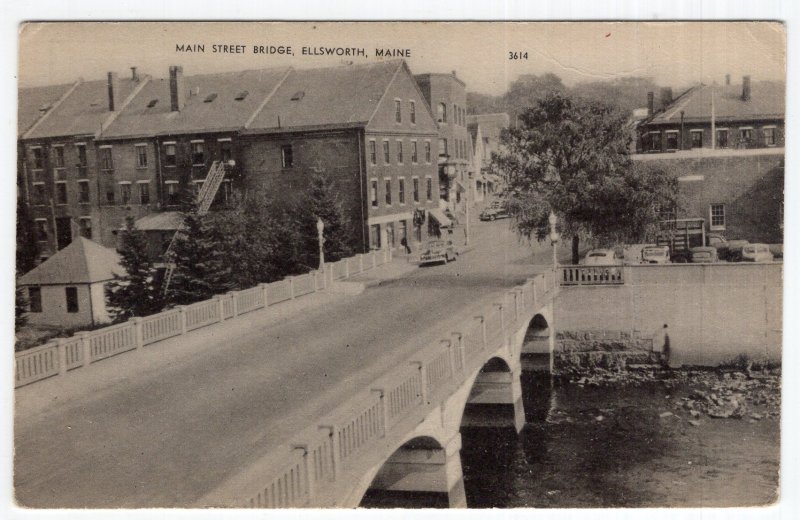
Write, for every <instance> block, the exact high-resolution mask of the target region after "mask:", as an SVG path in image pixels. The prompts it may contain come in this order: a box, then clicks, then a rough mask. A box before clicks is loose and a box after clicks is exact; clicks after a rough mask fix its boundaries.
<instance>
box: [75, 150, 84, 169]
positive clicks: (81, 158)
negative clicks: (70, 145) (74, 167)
mask: <svg viewBox="0 0 800 520" xmlns="http://www.w3.org/2000/svg"><path fill="white" fill-rule="evenodd" d="M75 148H76V149H77V150H78V167H79V168H86V145H85V144H76V145H75Z"/></svg>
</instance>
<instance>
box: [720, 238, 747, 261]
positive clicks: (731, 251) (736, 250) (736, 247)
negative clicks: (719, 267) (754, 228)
mask: <svg viewBox="0 0 800 520" xmlns="http://www.w3.org/2000/svg"><path fill="white" fill-rule="evenodd" d="M749 244H750V242H748V241H747V240H728V243H727V245H726V247H725V248H724V249H718V252H719V257H720V259H721V260H727V261H728V262H741V261H742V249H744V247H745V246H747V245H749Z"/></svg>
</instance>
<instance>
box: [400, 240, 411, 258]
mask: <svg viewBox="0 0 800 520" xmlns="http://www.w3.org/2000/svg"><path fill="white" fill-rule="evenodd" d="M400 245H401V246H403V247H404V248H405V250H406V254H407V255H410V254H411V246H409V245H408V239H407V238H406V237H403V238H401V239H400Z"/></svg>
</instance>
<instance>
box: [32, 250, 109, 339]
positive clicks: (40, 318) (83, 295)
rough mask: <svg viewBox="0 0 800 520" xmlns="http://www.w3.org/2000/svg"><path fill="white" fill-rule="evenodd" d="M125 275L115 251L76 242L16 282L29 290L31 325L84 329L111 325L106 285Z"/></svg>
mask: <svg viewBox="0 0 800 520" xmlns="http://www.w3.org/2000/svg"><path fill="white" fill-rule="evenodd" d="M123 272H124V271H123V268H122V267H121V266H120V264H119V255H118V254H117V252H116V251H114V250H113V249H108V248H105V247H103V246H101V245H100V244H97V243H95V242H92V241H91V240H89V239H87V238H83V237H78V238H76V239H75V240H73V241H72V243H71V244H69V245H68V246H67V247H65V248H64V249H62V250H60V251H58V252H57V253H56V254H54V255H53V256H51V257H50V258H48V259H47V260H46V261H44V262H43V263H41V264H40V265H38V266H37V267H36V268H34V269H33V270H31V271H30V272H28V273H26V274H25V275H23V276H22V277H21V278H20V279H19V281H18V282H17V283H18V285H19V286H20V287H24V288H25V289H26V291H25V292H26V297H27V298H28V308H29V312H28V314H27V317H28V323H30V324H31V325H44V326H54V327H82V326H91V325H95V324H98V323H103V322H108V321H110V318H109V315H108V311H107V310H106V298H105V284H106V283H107V282H108V281H110V280H112V279H113V278H114V273H119V274H122V273H123Z"/></svg>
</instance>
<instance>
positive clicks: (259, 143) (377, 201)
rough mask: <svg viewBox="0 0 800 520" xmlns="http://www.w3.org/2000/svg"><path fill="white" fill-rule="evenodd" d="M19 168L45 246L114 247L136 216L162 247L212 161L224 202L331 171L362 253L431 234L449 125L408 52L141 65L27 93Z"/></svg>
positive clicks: (440, 218)
mask: <svg viewBox="0 0 800 520" xmlns="http://www.w3.org/2000/svg"><path fill="white" fill-rule="evenodd" d="M20 99H21V101H20V127H19V135H20V139H19V142H18V146H19V148H20V154H19V157H20V163H19V172H20V175H19V178H20V179H21V181H20V182H21V185H22V188H24V189H22V190H21V191H22V192H23V195H24V196H25V197H26V200H29V201H30V203H31V204H32V208H33V211H34V216H35V218H36V219H37V220H36V222H37V224H36V225H37V226H38V228H39V229H40V234H41V237H42V246H43V251H45V253H44V255H43V256H48V255H49V254H52V252H54V251H55V250H57V249H60V248H63V247H65V246H66V245H67V244H69V242H70V241H71V240H72V238H73V237H75V236H78V235H81V236H84V237H86V238H91V239H93V240H96V241H98V242H100V243H101V244H103V245H105V246H107V247H114V246H116V233H117V232H118V230H119V229H120V228H121V227H122V226H123V225H124V220H125V218H126V217H128V216H132V217H134V218H135V219H136V220H137V223H138V224H137V225H141V226H142V227H143V228H146V231H148V232H149V233H148V234H149V235H150V236H152V237H153V239H154V240H155V241H156V242H158V244H155V245H154V247H153V248H152V251H153V252H155V251H158V250H162V249H163V247H164V242H165V241H166V240H167V238H168V237H170V236H171V234H172V232H173V231H174V228H175V227H177V225H176V224H177V223H179V222H180V216H179V214H178V213H177V211H176V210H177V209H178V202H179V197H180V195H181V194H183V193H191V192H192V191H195V192H196V191H197V190H199V188H200V187H201V186H202V184H203V182H204V181H205V180H206V176H207V175H208V172H209V169H210V167H211V165H212V163H213V162H214V161H218V160H219V161H222V163H223V164H225V165H226V167H225V177H224V180H223V182H222V185H221V187H220V189H219V191H218V192H217V196H216V199H215V201H214V204H215V207H217V208H221V207H224V203H225V202H226V201H227V200H228V199H229V198H230V196H231V194H232V192H233V190H234V189H237V188H243V189H247V188H248V187H252V186H258V185H265V186H267V187H268V188H269V189H270V190H271V191H273V192H274V193H275V196H276V198H278V199H280V200H288V199H290V198H291V197H294V196H297V195H298V194H299V193H301V192H302V191H303V190H304V189H305V188H306V187H307V186H308V177H309V175H310V174H311V173H312V172H325V173H329V174H330V175H331V177H332V179H333V180H334V183H335V185H336V186H337V189H338V190H339V192H340V195H341V198H342V200H343V202H344V205H345V207H346V210H347V212H348V214H349V216H350V221H351V223H352V242H353V245H354V247H355V248H356V250H359V251H365V250H368V249H369V248H370V247H372V248H375V247H383V246H384V245H389V246H391V247H396V246H397V245H399V243H400V240H401V238H403V237H407V238H408V239H409V241H410V242H412V243H413V241H414V240H417V241H420V240H425V239H426V238H427V236H428V235H429V234H431V233H433V234H436V233H438V227H439V224H442V223H444V224H446V223H447V222H448V221H447V218H446V217H445V216H444V215H443V214H442V213H441V211H439V210H438V204H437V203H438V193H439V182H438V181H439V179H438V175H437V166H436V161H437V158H436V156H435V154H436V144H437V138H438V128H437V125H436V122H435V121H434V117H433V114H432V113H431V110H430V107H429V106H428V104H427V102H426V100H425V97H424V96H423V94H422V93H421V92H420V89H419V87H418V85H417V84H416V82H415V81H414V78H413V76H412V75H411V72H410V70H409V69H408V66H407V65H406V64H405V62H403V61H402V60H394V61H387V62H383V63H378V64H371V65H350V66H342V67H332V68H322V69H310V70H294V69H292V68H288V67H284V68H273V69H263V70H250V71H240V72H230V73H220V74H205V75H191V76H189V75H187V76H184V74H183V70H182V68H181V67H178V66H173V67H170V70H169V76H168V77H167V78H165V79H154V78H151V77H150V76H146V75H140V74H138V73H137V71H136V69H135V68H132V69H131V75H130V76H129V77H126V78H124V79H119V78H118V77H117V76H116V74H112V73H109V75H108V79H107V81H92V82H78V83H76V84H74V85H64V86H57V87H46V88H43V89H22V90H21V91H20Z"/></svg>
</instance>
